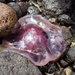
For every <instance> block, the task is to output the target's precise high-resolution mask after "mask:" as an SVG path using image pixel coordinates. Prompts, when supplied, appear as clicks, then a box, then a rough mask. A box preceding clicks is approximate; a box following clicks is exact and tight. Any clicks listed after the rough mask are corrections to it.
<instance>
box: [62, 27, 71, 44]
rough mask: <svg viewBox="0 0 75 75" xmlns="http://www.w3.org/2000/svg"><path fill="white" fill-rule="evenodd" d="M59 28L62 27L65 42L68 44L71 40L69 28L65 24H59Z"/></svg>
mask: <svg viewBox="0 0 75 75" xmlns="http://www.w3.org/2000/svg"><path fill="white" fill-rule="evenodd" d="M61 28H62V34H63V37H64V39H65V41H66V44H67V45H70V44H71V42H72V34H71V31H70V29H69V28H68V27H66V26H61Z"/></svg>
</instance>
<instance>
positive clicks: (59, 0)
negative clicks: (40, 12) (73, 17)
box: [43, 0, 71, 15]
mask: <svg viewBox="0 0 75 75" xmlns="http://www.w3.org/2000/svg"><path fill="white" fill-rule="evenodd" d="M43 1H44V2H45V8H46V9H47V10H50V12H52V13H53V12H54V13H55V14H56V15H57V14H61V13H63V12H66V11H67V10H69V9H70V6H71V0H43Z"/></svg>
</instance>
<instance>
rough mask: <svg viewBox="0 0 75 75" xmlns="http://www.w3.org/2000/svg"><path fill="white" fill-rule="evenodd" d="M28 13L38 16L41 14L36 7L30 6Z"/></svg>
mask: <svg viewBox="0 0 75 75" xmlns="http://www.w3.org/2000/svg"><path fill="white" fill-rule="evenodd" d="M27 11H28V13H29V14H33V15H36V14H38V13H39V11H38V9H37V8H36V7H34V6H30V7H29V8H28V10H27Z"/></svg>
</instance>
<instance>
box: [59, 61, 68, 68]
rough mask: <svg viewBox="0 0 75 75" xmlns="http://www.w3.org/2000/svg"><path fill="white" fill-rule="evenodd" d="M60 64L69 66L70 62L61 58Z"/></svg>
mask: <svg viewBox="0 0 75 75" xmlns="http://www.w3.org/2000/svg"><path fill="white" fill-rule="evenodd" d="M60 65H61V66H62V67H66V66H68V62H66V61H65V60H60Z"/></svg>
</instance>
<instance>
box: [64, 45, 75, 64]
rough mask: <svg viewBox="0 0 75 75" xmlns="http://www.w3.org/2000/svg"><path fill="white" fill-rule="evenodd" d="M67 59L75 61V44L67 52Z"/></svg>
mask: <svg viewBox="0 0 75 75" xmlns="http://www.w3.org/2000/svg"><path fill="white" fill-rule="evenodd" d="M65 61H67V62H68V63H72V62H74V61H75V46H74V47H71V48H70V49H69V51H68V52H67V54H66V57H65Z"/></svg>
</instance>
